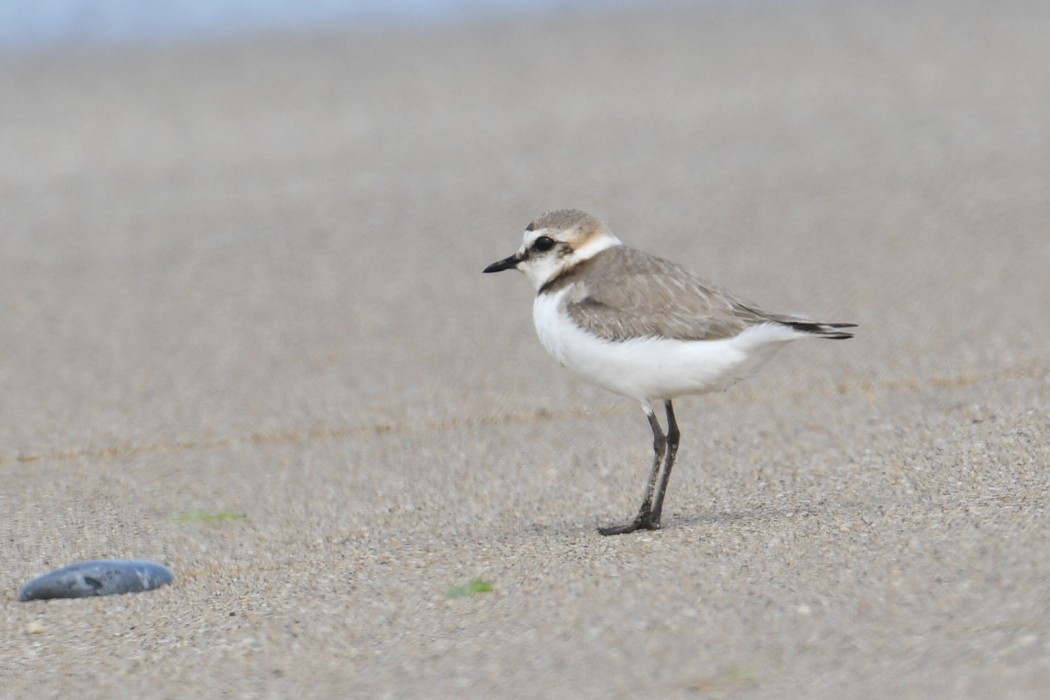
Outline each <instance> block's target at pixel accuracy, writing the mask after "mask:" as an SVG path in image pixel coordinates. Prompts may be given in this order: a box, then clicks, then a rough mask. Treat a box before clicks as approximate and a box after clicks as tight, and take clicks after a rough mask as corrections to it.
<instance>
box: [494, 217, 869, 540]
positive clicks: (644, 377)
mask: <svg viewBox="0 0 1050 700" xmlns="http://www.w3.org/2000/svg"><path fill="white" fill-rule="evenodd" d="M504 270H518V271H520V272H523V273H524V274H525V276H526V277H527V278H528V279H529V281H530V282H531V283H532V286H533V287H534V289H535V290H536V298H535V300H534V302H533V306H532V317H533V323H534V325H535V328H536V334H537V335H538V336H539V339H540V342H541V344H542V345H543V347H544V348H545V349H546V350H547V352H548V353H550V355H551V356H553V357H554V359H555V360H557V361H558V362H559V363H560V364H561V365H563V366H564V367H566V368H568V369H570V370H572V371H574V372H576V373H577V374H579V375H580V376H581V377H582V378H583V379H585V380H587V381H589V382H591V383H593V384H596V385H598V386H600V387H603V388H605V389H608V390H610V391H612V392H614V393H617V394H620V395H622V396H626V397H628V398H631V399H634V400H636V401H638V402H639V403H640V404H641V407H642V411H643V412H644V413H645V417H646V419H647V420H648V422H649V427H650V428H651V429H652V433H653V459H652V466H651V467H650V470H649V476H648V480H647V481H646V486H645V491H644V496H643V499H642V504H641V506H640V507H639V509H638V513H637V514H636V515H635V516H634V518H633V519H632V520H630V521H628V522H626V523H624V524H621V525H611V526H608V527H600V528H598V532H599V533H601V534H602V535H621V534H626V533H630V532H634V531H636V530H658V529H660V521H661V512H662V510H663V503H664V496H665V494H666V492H667V484H668V481H669V480H670V477H671V470H672V468H673V467H674V464H675V458H676V456H677V454H678V444H679V440H680V437H681V433H680V431H679V428H678V423H677V421H676V419H675V413H674V407H673V405H672V401H673V400H674V399H677V398H679V397H682V396H687V395H693V394H705V393H709V392H714V391H722V390H724V389H726V388H728V387H729V386H731V385H733V384H735V383H736V382H738V381H740V380H741V379H744V378H746V377H749V376H751V375H752V374H754V373H755V371H757V370H758V368H759V367H760V366H761V365H763V364H764V363H765V362H766V361H767V360H768V359H770V357H772V356H773V355H774V354H775V353H776V352H777V351H778V350H779V349H781V348H783V347H784V346H786V345H788V344H789V343H790V342H791V341H793V340H796V339H799V338H825V339H829V340H844V339H847V338H852V337H853V334H852V333H850V332H848V331H846V330H844V329H846V328H856V327H857V324H855V323H819V322H816V321H813V320H810V319H808V318H803V317H800V316H794V315H786V314H777V313H770V312H768V311H764V310H763V309H761V308H759V307H758V306H756V305H754V304H752V303H750V302H747V301H745V300H743V299H742V298H741V297H738V296H737V295H735V294H733V293H732V292H729V291H727V290H725V289H722V288H720V287H717V286H715V285H713V284H711V283H709V282H707V281H705V280H703V279H701V278H700V277H698V276H696V275H695V274H693V273H692V272H689V271H688V270H686V269H685V268H684V267H682V266H681V265H678V264H677V263H674V262H671V261H669V260H665V259H663V258H659V257H657V256H655V255H650V254H649V253H645V252H642V251H640V250H636V249H634V248H630V247H628V246H626V245H624V244H623V243H622V242H621V241H620V239H619V238H617V237H616V236H615V235H614V234H613V232H612V231H611V230H609V228H608V227H607V226H606V225H605V224H604V223H602V222H601V221H600V220H598V219H597V218H595V217H593V216H591V215H590V214H587V213H585V212H582V211H580V210H578V209H558V210H554V211H549V212H546V213H544V214H541V215H540V216H539V217H538V218H536V219H534V220H533V221H532V222H531V223H529V224H528V225H527V226H526V227H525V232H524V236H523V241H522V244H521V247H520V248H518V250H517V251H516V252H515V253H514V254H512V255H509V256H507V257H505V258H503V259H502V260H497V261H496V262H494V263H492V264H491V265H488V266H487V267H485V269H484V270H483V272H486V273H492V272H501V271H504ZM654 402H655V403H657V405H658V404H659V402H663V408H664V414H665V421H666V423H667V428H666V431H665V430H664V429H663V428H662V426H661V425H660V422H659V420H658V419H657V417H656V412H655V410H654V409H653V404H654Z"/></svg>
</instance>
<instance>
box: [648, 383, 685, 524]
mask: <svg viewBox="0 0 1050 700" xmlns="http://www.w3.org/2000/svg"><path fill="white" fill-rule="evenodd" d="M664 408H665V409H666V410H667V452H666V453H665V454H664V466H663V473H662V474H661V475H660V487H659V488H657V489H656V498H655V500H654V501H653V512H652V517H651V518H650V519H651V520H652V522H653V524H654V525H655V526H656V527H660V511H662V510H663V507H664V494H665V493H667V482H668V481H670V480H671V469H673V468H674V458H675V455H677V454H678V438H679V437H680V436H681V433H679V432H678V422H677V421H676V420H675V419H674V407H672V406H671V402H670V401H664Z"/></svg>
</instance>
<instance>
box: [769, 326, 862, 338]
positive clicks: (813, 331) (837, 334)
mask: <svg viewBox="0 0 1050 700" xmlns="http://www.w3.org/2000/svg"><path fill="white" fill-rule="evenodd" d="M786 325H788V326H791V327H792V328H794V329H795V330H796V331H800V332H802V333H809V334H810V335H815V336H817V337H818V338H824V339H825V340H847V339H849V338H852V337H853V334H852V333H847V332H845V331H841V330H836V329H839V328H856V327H857V324H856V323H816V322H810V321H791V322H789V323H787V324H786Z"/></svg>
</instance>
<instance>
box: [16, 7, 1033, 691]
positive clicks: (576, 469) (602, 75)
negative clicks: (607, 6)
mask: <svg viewBox="0 0 1050 700" xmlns="http://www.w3.org/2000/svg"><path fill="white" fill-rule="evenodd" d="M1047 36H1050V7H1048V6H1047V5H1046V3H1041V2H1035V1H1032V0H1028V1H1019V2H1008V3H1004V4H997V5H995V6H993V5H991V4H987V3H935V2H920V3H903V2H901V3H884V2H874V1H862V2H856V3H828V4H822V3H808V2H802V3H768V4H767V3H754V4H747V5H744V6H733V5H716V6H712V7H706V8H705V7H701V8H683V9H677V10H664V11H659V12H656V11H649V12H641V11H635V12H621V13H609V14H605V15H602V16H600V17H595V16H590V15H568V16H565V17H560V18H549V19H542V20H518V21H511V20H507V21H504V22H489V23H477V24H472V25H468V26H457V27H444V28H437V29H433V30H430V31H421V30H395V29H387V30H384V31H382V32H379V31H376V32H356V33H353V32H351V33H333V34H330V35H326V36H323V37H261V38H256V39H251V40H240V41H232V40H231V41H227V42H223V43H217V44H209V43H197V44H191V45H183V46H177V47H166V48H164V47H160V48H158V47H153V48H151V47H126V48H120V49H111V50H106V51H102V50H96V51H84V52H71V53H67V54H61V55H58V54H56V55H41V56H35V57H10V56H9V57H6V58H3V59H2V60H0V94H3V95H4V98H3V99H2V100H0V129H2V132H3V135H2V137H0V182H2V186H0V229H2V235H0V300H2V309H0V327H2V332H0V357H2V358H3V361H2V362H0V379H2V387H3V399H2V401H0V505H2V507H3V512H4V516H3V519H2V527H0V536H2V546H0V553H2V554H0V556H2V560H3V564H4V565H3V567H2V573H0V610H2V612H0V625H2V630H0V631H2V633H0V669H2V670H3V673H2V674H0V675H2V677H3V690H2V691H0V694H6V695H7V696H9V697H27V696H30V695H32V696H34V697H57V696H68V695H70V694H74V693H75V694H77V695H78V696H81V697H102V696H108V697H128V696H138V697H188V696H200V697H217V696H220V695H224V694H225V695H226V696H229V697H325V696H328V697H335V696H343V697H345V696H349V697H450V696H456V697H459V696H466V697H521V698H532V697H549V698H556V697H566V698H568V697H635V696H639V695H646V694H651V695H661V696H667V697H715V698H720V697H745V698H784V697H798V698H841V697H852V698H897V697H956V698H962V697H972V698H981V697H998V698H1003V697H1018V698H1023V697H1033V698H1034V697H1038V696H1040V695H1041V693H1043V692H1045V688H1046V687H1048V686H1050V585H1048V583H1047V582H1048V581H1050V557H1048V556H1047V552H1048V551H1050V514H1048V512H1047V510H1046V503H1047V500H1048V498H1047V497H1048V491H1050V469H1048V467H1050V417H1048V416H1050V353H1048V348H1050V322H1048V321H1047V309H1048V308H1050V283H1048V281H1047V279H1048V277H1047V270H1050V234H1048V230H1047V227H1048V223H1047V222H1050V189H1048V188H1050V185H1048V183H1050V119H1048V117H1047V115H1050V90H1048V89H1047V87H1046V86H1047V85H1050V43H1048V42H1047V41H1046V37H1047ZM567 206H568V207H577V208H581V209H585V210H587V211H589V212H591V213H593V214H595V215H597V216H599V217H601V218H602V219H603V220H604V221H605V222H606V223H607V224H608V225H609V226H610V227H611V228H612V229H613V230H614V231H615V232H616V233H617V234H618V235H620V237H621V238H622V239H624V240H625V241H626V242H627V243H628V244H630V245H633V246H636V247H639V248H642V249H645V250H648V251H650V252H654V253H657V254H660V255H663V256H666V257H671V258H674V259H676V260H678V261H680V262H682V263H683V264H685V265H686V266H687V267H689V268H691V269H693V270H696V271H697V272H699V273H701V274H702V275H704V276H706V277H708V278H709V279H712V280H714V281H716V282H718V283H720V284H723V285H725V286H727V287H729V288H731V289H734V290H736V291H738V292H739V293H741V294H743V295H744V296H746V297H749V298H751V299H754V300H755V301H756V302H758V303H759V304H762V305H763V306H766V307H770V308H773V309H775V310H778V311H784V312H797V311H801V312H806V313H808V314H811V315H813V316H814V317H818V318H820V319H824V320H831V321H854V322H857V323H860V324H861V327H860V329H859V333H858V336H857V337H856V338H855V339H853V340H850V341H848V342H844V343H821V342H811V343H798V344H796V346H794V347H792V348H790V349H789V350H787V351H785V352H784V353H783V354H782V355H781V356H780V357H778V358H776V360H774V361H773V362H772V363H771V364H770V365H769V366H767V367H766V368H765V369H764V370H763V372H762V373H761V374H760V375H759V376H757V377H755V378H754V379H752V380H750V381H749V382H747V383H745V384H741V385H739V386H737V387H735V388H733V389H731V390H730V391H728V392H726V393H724V394H718V395H713V396H706V397H697V398H690V399H683V400H681V401H679V402H677V404H676V407H677V409H678V418H679V424H680V426H681V428H682V431H683V439H682V445H681V449H680V452H679V461H678V466H677V468H676V470H675V474H674V477H673V478H672V481H671V486H670V491H669V495H668V500H667V502H666V505H665V509H664V525H665V529H663V530H662V531H659V532H655V533H642V534H635V535H630V536H624V537H617V538H603V537H600V536H599V535H598V534H596V532H595V528H596V527H597V526H598V525H601V524H608V523H611V522H614V521H617V520H621V519H624V518H626V517H628V516H629V515H630V514H632V513H633V512H634V509H635V508H636V507H637V501H638V500H639V498H640V495H641V488H642V481H643V479H644V477H645V473H646V470H647V467H648V465H647V461H648V458H649V450H650V435H649V431H648V426H647V425H646V422H645V419H644V417H643V415H642V413H641V411H640V410H638V407H637V406H636V405H634V404H632V403H631V402H630V401H628V400H625V399H621V398H619V397H616V396H614V395H612V394H609V393H607V392H604V391H602V390H600V389H597V388H593V387H590V386H587V385H585V384H583V383H582V382H580V381H579V380H577V379H576V378H574V377H573V376H571V375H569V374H568V373H567V372H565V371H564V370H562V369H560V368H559V367H558V366H557V365H556V363H555V362H554V361H553V360H551V359H550V358H549V357H547V355H546V354H545V352H544V351H543V349H542V348H541V347H540V344H539V342H538V341H537V339H536V338H535V336H534V333H533V330H532V322H531V291H530V289H529V286H528V284H527V282H526V281H525V280H524V279H523V278H520V277H519V276H516V275H513V274H510V273H506V274H504V275H498V276H485V275H482V274H480V271H481V268H482V267H484V265H485V264H487V263H489V262H491V261H493V260H496V259H498V258H501V257H503V256H505V255H507V254H509V253H510V252H512V251H513V250H514V249H515V248H516V247H517V246H518V245H519V242H520V232H521V229H522V228H523V227H524V225H525V224H526V223H527V222H528V221H529V220H530V219H532V218H533V217H534V216H535V215H537V214H538V213H540V212H541V211H544V210H546V209H551V208H559V207H567ZM198 509H199V510H201V511H203V512H205V513H211V514H214V515H219V516H221V515H223V514H225V515H226V516H228V517H226V518H225V519H224V518H221V517H220V518H218V519H217V520H211V521H209V520H208V519H207V518H203V517H197V516H193V515H192V514H193V513H194V511H195V510H198ZM198 515H199V514H198ZM240 515H243V516H245V517H239V516H240ZM93 558H129V559H152V560H155V561H159V562H163V563H165V564H167V565H168V566H170V567H171V568H172V569H173V570H174V572H175V577H176V578H175V582H174V584H173V585H171V586H168V587H165V588H163V589H160V590H158V591H155V592H150V593H143V594H138V595H130V596H119V597H108V598H96V599H83V600H67V601H48V602H44V601H40V602H31V603H19V602H18V601H17V591H18V587H19V586H20V585H21V584H22V583H24V582H25V581H27V580H29V579H30V578H32V577H33V576H35V575H38V574H40V573H44V572H46V571H49V570H51V569H54V568H57V567H59V566H62V565H65V564H68V563H71V562H73V561H78V560H82V559H93ZM478 578H480V579H483V580H485V581H488V582H491V584H492V585H493V587H494V589H495V590H494V591H492V592H489V593H482V594H478V595H475V596H462V597H457V596H452V595H449V592H450V590H451V589H453V588H454V587H457V586H463V585H465V584H467V583H469V582H470V581H471V580H474V579H478Z"/></svg>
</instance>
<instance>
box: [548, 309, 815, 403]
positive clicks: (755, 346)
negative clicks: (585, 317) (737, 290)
mask: <svg viewBox="0 0 1050 700" xmlns="http://www.w3.org/2000/svg"><path fill="white" fill-rule="evenodd" d="M567 291H568V290H567V289H566V290H562V291H561V292H558V293H557V294H540V295H538V296H537V297H536V301H535V302H534V304H533V307H532V318H533V322H534V323H535V326H536V333H537V335H539V337H540V342H542V343H543V347H545V348H546V349H547V352H549V353H550V354H551V355H553V356H554V358H555V359H556V360H558V362H560V363H561V364H562V365H564V366H565V367H568V368H569V369H571V370H573V371H574V372H577V373H578V374H580V375H581V376H582V377H584V378H585V379H587V380H588V381H590V382H593V383H594V384H597V385H599V386H602V387H605V388H606V389H609V390H610V391H615V392H616V393H618V394H623V395H624V396H629V397H631V398H634V399H637V400H639V401H645V400H649V399H673V398H676V397H678V396H684V395H686V394H703V393H707V392H710V391H720V390H722V389H725V388H726V387H729V386H730V385H732V384H734V383H736V382H738V381H740V380H741V379H744V378H746V377H749V376H751V375H752V374H754V372H755V371H756V370H757V369H758V368H759V367H760V366H761V365H762V364H763V363H764V362H765V361H766V360H768V359H769V358H770V357H772V355H773V354H774V353H775V352H776V351H777V350H778V349H780V348H781V347H783V346H784V345H786V344H787V343H788V342H790V341H791V340H794V339H795V338H798V337H800V335H801V334H799V333H797V332H796V331H794V330H792V329H791V328H788V327H786V326H781V325H777V324H765V325H761V326H754V327H753V328H749V329H748V330H746V331H744V332H743V333H741V334H740V335H739V336H737V337H735V338H728V339H723V340H672V339H668V338H652V337H648V338H634V339H631V340H625V341H615V342H613V341H607V340H603V339H601V338H598V337H596V336H593V335H591V334H589V333H587V332H585V331H584V330H583V329H581V328H580V327H579V326H577V325H576V324H575V323H574V322H573V321H572V319H571V318H570V317H569V316H568V315H567V314H564V313H561V312H560V311H559V307H560V305H561V300H562V298H563V296H564V295H565V294H566V293H567Z"/></svg>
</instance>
